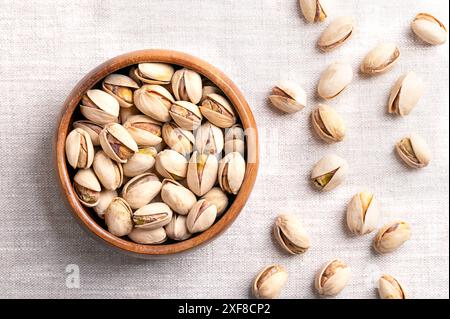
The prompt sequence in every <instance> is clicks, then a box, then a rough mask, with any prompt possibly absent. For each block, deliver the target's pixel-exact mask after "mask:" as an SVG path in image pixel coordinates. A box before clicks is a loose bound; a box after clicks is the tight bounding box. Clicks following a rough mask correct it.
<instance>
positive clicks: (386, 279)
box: [378, 274, 407, 299]
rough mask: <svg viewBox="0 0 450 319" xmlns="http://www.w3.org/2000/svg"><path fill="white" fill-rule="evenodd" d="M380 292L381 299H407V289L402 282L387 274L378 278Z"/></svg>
mask: <svg viewBox="0 0 450 319" xmlns="http://www.w3.org/2000/svg"><path fill="white" fill-rule="evenodd" d="M378 294H379V295H380V298H381V299H407V296H406V292H405V289H404V288H403V286H402V285H401V284H400V282H399V281H398V280H397V279H395V278H394V277H392V276H390V275H386V274H385V275H383V276H381V277H380V279H379V280H378Z"/></svg>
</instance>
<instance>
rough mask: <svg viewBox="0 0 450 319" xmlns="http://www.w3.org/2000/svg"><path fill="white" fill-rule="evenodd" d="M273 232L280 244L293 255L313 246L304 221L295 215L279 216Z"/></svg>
mask: <svg viewBox="0 0 450 319" xmlns="http://www.w3.org/2000/svg"><path fill="white" fill-rule="evenodd" d="M273 234H274V237H275V239H276V241H277V242H278V243H279V244H280V246H281V247H282V248H283V249H284V250H285V251H287V252H288V253H290V254H293V255H296V254H302V253H304V252H306V251H307V250H308V248H309V247H310V246H311V243H310V240H309V236H308V234H307V233H306V231H305V229H304V227H303V225H302V222H301V221H300V219H299V218H297V217H295V216H293V215H287V214H283V215H280V216H278V218H277V219H276V221H275V224H274V227H273Z"/></svg>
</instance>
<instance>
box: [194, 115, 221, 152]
mask: <svg viewBox="0 0 450 319" xmlns="http://www.w3.org/2000/svg"><path fill="white" fill-rule="evenodd" d="M195 148H196V149H197V150H198V151H199V152H201V153H205V154H218V153H220V152H222V150H223V133H222V130H221V129H220V128H218V127H217V126H215V125H213V124H211V123H210V122H205V123H204V124H202V125H201V126H200V127H199V128H198V129H197V131H196V132H195Z"/></svg>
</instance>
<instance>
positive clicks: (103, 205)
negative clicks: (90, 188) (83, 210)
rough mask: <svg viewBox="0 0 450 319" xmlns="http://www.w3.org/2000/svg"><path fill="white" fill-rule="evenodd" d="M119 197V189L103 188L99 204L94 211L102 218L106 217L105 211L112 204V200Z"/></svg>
mask: <svg viewBox="0 0 450 319" xmlns="http://www.w3.org/2000/svg"><path fill="white" fill-rule="evenodd" d="M116 197H117V191H115V190H114V191H111V190H107V189H105V190H102V191H101V192H100V195H99V200H98V204H97V205H96V206H94V211H95V212H96V213H97V216H98V217H100V218H101V219H104V218H105V211H106V209H107V208H108V207H109V204H111V202H112V200H113V199H114V198H116Z"/></svg>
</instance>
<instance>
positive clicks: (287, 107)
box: [269, 81, 306, 113]
mask: <svg viewBox="0 0 450 319" xmlns="http://www.w3.org/2000/svg"><path fill="white" fill-rule="evenodd" d="M269 100H270V102H271V103H272V105H273V106H275V107H276V108H277V109H279V110H280V111H282V112H285V113H295V112H298V111H301V110H302V109H303V108H304V107H305V106H306V92H305V90H303V89H302V88H301V87H300V86H298V85H297V84H295V83H292V82H287V81H284V82H282V83H280V84H279V85H277V86H275V87H274V88H273V89H272V94H271V95H270V96H269Z"/></svg>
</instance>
